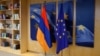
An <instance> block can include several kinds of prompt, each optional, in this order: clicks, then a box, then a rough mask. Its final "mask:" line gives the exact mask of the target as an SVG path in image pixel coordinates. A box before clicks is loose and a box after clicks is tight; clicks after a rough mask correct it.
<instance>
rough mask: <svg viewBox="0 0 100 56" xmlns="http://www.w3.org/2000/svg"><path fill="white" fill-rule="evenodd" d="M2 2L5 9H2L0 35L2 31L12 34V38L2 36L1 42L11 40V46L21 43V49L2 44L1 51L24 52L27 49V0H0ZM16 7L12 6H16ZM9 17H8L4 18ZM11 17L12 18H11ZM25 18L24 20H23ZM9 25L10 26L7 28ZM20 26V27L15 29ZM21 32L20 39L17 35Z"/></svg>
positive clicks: (0, 12) (0, 11)
mask: <svg viewBox="0 0 100 56" xmlns="http://www.w3.org/2000/svg"><path fill="white" fill-rule="evenodd" d="M0 4H2V5H3V6H6V7H7V8H6V7H4V10H0V16H1V17H0V27H1V29H0V35H1V34H2V33H5V34H6V33H7V34H8V35H9V33H10V35H11V36H12V37H11V39H10V38H6V37H5V38H2V37H1V38H0V44H2V42H3V41H9V40H10V42H9V43H10V44H11V46H15V44H16V43H18V44H20V45H19V46H20V49H19V50H15V49H13V48H11V47H10V46H9V47H3V46H0V51H1V50H4V51H5V52H10V53H15V54H16V53H17V54H20V53H23V52H25V51H27V39H28V38H27V37H28V36H27V35H28V34H27V32H28V31H27V26H23V25H27V14H28V13H27V0H0ZM16 5H18V6H16ZM14 6H15V8H12V7H14ZM3 18H8V19H3ZM9 18H10V19H9ZM22 19H23V20H22ZM6 27H8V28H6ZM15 28H18V29H15ZM17 34H19V35H18V36H20V40H17V38H16V35H17Z"/></svg>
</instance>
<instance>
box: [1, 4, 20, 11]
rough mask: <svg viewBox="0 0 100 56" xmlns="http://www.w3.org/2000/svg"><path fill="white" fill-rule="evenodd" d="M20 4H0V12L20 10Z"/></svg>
mask: <svg viewBox="0 0 100 56" xmlns="http://www.w3.org/2000/svg"><path fill="white" fill-rule="evenodd" d="M19 7H20V4H19V3H14V4H12V3H10V4H0V10H7V9H8V10H11V9H12V8H19Z"/></svg>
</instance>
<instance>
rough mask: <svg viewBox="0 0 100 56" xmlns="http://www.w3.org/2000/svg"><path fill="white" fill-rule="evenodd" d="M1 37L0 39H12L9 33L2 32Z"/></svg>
mask: <svg viewBox="0 0 100 56" xmlns="http://www.w3.org/2000/svg"><path fill="white" fill-rule="evenodd" d="M1 37H2V38H10V39H11V38H12V34H11V33H6V32H2V33H1Z"/></svg>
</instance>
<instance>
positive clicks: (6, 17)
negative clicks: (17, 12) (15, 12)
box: [0, 14, 11, 19]
mask: <svg viewBox="0 0 100 56" xmlns="http://www.w3.org/2000/svg"><path fill="white" fill-rule="evenodd" d="M10 18H11V15H9V14H0V19H10Z"/></svg>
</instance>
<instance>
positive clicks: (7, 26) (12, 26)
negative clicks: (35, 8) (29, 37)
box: [0, 23, 20, 30]
mask: <svg viewBox="0 0 100 56" xmlns="http://www.w3.org/2000/svg"><path fill="white" fill-rule="evenodd" d="M0 29H13V30H20V24H3V23H0Z"/></svg>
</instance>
